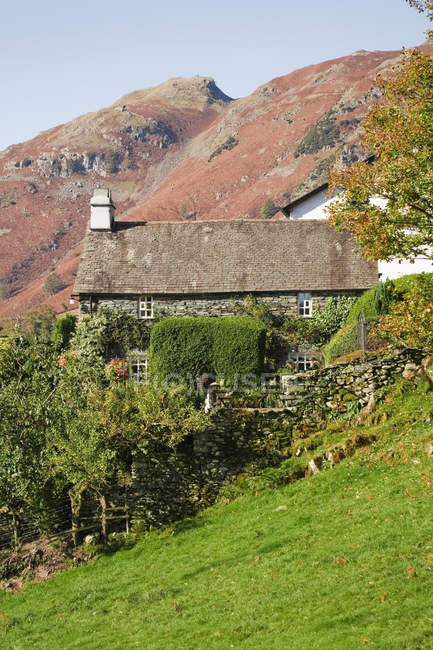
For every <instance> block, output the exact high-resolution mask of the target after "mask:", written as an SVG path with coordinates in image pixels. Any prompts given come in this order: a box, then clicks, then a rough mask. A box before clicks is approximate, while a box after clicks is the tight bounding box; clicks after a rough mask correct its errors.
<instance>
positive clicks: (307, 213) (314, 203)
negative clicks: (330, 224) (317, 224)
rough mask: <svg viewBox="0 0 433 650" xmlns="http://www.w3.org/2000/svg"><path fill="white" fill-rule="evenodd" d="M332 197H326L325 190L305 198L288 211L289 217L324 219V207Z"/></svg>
mask: <svg viewBox="0 0 433 650" xmlns="http://www.w3.org/2000/svg"><path fill="white" fill-rule="evenodd" d="M331 201H333V199H327V198H326V190H322V192H317V194H314V196H310V198H308V199H305V201H302V202H301V203H299V204H298V205H296V206H295V207H294V208H293V209H292V210H291V211H290V219H326V218H327V217H326V214H325V212H324V207H325V206H326V205H328V204H329V203H330V202H331Z"/></svg>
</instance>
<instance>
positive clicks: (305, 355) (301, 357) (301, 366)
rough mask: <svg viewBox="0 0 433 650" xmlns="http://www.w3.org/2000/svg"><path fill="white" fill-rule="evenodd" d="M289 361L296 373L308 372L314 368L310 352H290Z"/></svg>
mask: <svg viewBox="0 0 433 650" xmlns="http://www.w3.org/2000/svg"><path fill="white" fill-rule="evenodd" d="M288 361H289V362H290V363H291V364H293V370H294V372H306V371H307V370H311V368H312V367H313V361H312V359H311V358H310V354H309V352H308V350H296V351H293V352H289V354H288Z"/></svg>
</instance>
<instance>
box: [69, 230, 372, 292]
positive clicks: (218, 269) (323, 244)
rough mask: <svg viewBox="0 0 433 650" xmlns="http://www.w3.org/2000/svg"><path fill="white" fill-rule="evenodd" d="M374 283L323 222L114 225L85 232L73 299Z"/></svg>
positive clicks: (364, 264) (367, 266) (348, 243)
mask: <svg viewBox="0 0 433 650" xmlns="http://www.w3.org/2000/svg"><path fill="white" fill-rule="evenodd" d="M377 277H378V276H377V262H372V261H368V260H366V259H364V258H362V257H360V255H359V254H357V253H356V252H355V251H354V243H353V240H352V239H351V238H350V236H349V235H348V234H346V233H337V232H336V231H335V230H333V229H332V228H331V227H330V226H329V225H328V224H327V223H326V221H317V220H314V221H313V220H311V221H309V220H299V221H196V222H157V221H156V222H144V223H128V222H117V223H116V224H115V226H114V230H113V231H88V233H87V236H86V239H85V244H84V250H83V253H82V256H81V261H80V265H79V269H78V273H77V277H76V281H75V287H74V293H75V294H79V293H82V294H201V293H232V292H234V293H238V292H254V291H284V290H286V291H289V290H294V291H299V290H303V289H304V290H308V289H309V290H339V289H340V290H342V289H366V288H368V287H371V286H372V285H374V284H376V283H377Z"/></svg>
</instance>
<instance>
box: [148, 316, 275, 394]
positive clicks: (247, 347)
mask: <svg viewBox="0 0 433 650" xmlns="http://www.w3.org/2000/svg"><path fill="white" fill-rule="evenodd" d="M265 341H266V328H265V326H264V325H263V324H262V323H261V322H260V321H259V320H257V319H256V318H250V317H248V316H233V317H231V316H223V317H221V318H207V317H196V318H190V317H184V318H167V319H165V320H163V321H161V322H159V323H157V324H156V325H155V326H154V327H153V328H152V331H151V334H150V351H149V367H150V371H151V373H152V374H153V375H156V376H158V377H160V378H161V379H166V380H171V381H176V382H182V381H183V382H184V381H190V380H191V378H194V377H196V376H197V375H202V374H203V373H213V374H215V375H217V376H224V379H225V381H226V382H227V383H232V382H233V381H234V380H235V378H236V377H241V376H245V375H247V374H251V375H254V376H258V375H259V374H260V373H261V371H262V369H263V360H264V354H265Z"/></svg>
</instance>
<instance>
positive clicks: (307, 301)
mask: <svg viewBox="0 0 433 650" xmlns="http://www.w3.org/2000/svg"><path fill="white" fill-rule="evenodd" d="M312 315H313V301H312V299H311V293H298V316H300V317H301V318H310V317H311V316H312Z"/></svg>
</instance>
